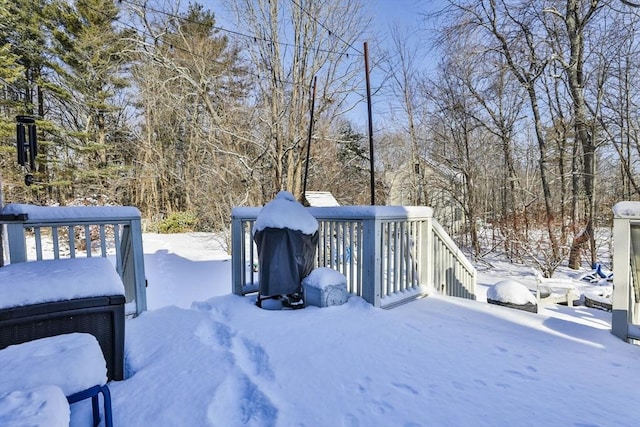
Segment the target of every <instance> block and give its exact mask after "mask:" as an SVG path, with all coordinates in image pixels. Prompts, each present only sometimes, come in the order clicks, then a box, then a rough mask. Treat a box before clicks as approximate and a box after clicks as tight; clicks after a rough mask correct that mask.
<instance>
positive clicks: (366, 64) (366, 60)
mask: <svg viewBox="0 0 640 427" xmlns="http://www.w3.org/2000/svg"><path fill="white" fill-rule="evenodd" d="M364 69H365V77H366V81H367V116H368V119H369V169H370V175H371V205H372V206H373V205H375V204H376V180H375V169H374V161H373V120H372V118H371V82H370V81H369V50H368V49H367V42H364Z"/></svg>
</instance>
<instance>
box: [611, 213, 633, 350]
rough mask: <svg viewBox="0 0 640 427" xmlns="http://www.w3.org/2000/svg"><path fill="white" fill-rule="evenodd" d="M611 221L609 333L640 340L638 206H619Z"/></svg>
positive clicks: (630, 339)
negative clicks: (611, 278) (611, 272)
mask: <svg viewBox="0 0 640 427" xmlns="http://www.w3.org/2000/svg"><path fill="white" fill-rule="evenodd" d="M613 212H614V217H613V296H612V301H611V303H612V318H611V332H612V333H613V334H614V335H616V336H618V337H620V338H622V339H623V340H625V341H632V340H640V202H620V203H617V204H616V205H615V206H614V208H613Z"/></svg>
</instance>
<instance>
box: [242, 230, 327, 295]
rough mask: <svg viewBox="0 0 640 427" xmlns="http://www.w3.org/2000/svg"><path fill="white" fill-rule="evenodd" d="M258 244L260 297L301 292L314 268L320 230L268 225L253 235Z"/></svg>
mask: <svg viewBox="0 0 640 427" xmlns="http://www.w3.org/2000/svg"><path fill="white" fill-rule="evenodd" d="M253 240H254V241H255V243H256V246H257V247H258V265H259V273H258V277H259V280H260V288H259V291H260V297H270V296H276V295H287V294H293V293H296V292H300V291H301V288H302V279H304V278H305V277H307V276H308V275H309V273H311V270H313V265H314V260H315V256H316V247H317V246H318V232H317V231H316V232H315V233H313V234H312V235H309V234H304V233H302V232H301V231H299V230H290V229H288V228H269V227H267V228H264V229H262V230H260V231H257V232H256V233H255V234H254V235H253Z"/></svg>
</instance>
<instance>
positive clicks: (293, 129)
mask: <svg viewBox="0 0 640 427" xmlns="http://www.w3.org/2000/svg"><path fill="white" fill-rule="evenodd" d="M230 6H231V8H232V9H233V10H234V11H235V16H236V19H237V21H238V23H239V26H240V27H241V28H245V29H248V31H250V32H251V34H252V35H253V38H252V39H245V40H244V41H245V42H246V52H247V55H248V56H249V59H250V62H251V63H252V64H254V70H253V72H254V73H255V74H256V76H255V77H256V79H255V80H256V91H255V99H256V108H257V111H258V114H259V117H258V119H259V123H260V125H259V126H256V127H255V129H254V135H253V138H255V141H257V142H258V143H259V144H261V145H262V154H261V156H260V158H259V160H260V164H259V166H258V167H259V168H260V172H261V173H262V174H263V175H264V180H265V182H264V183H263V189H262V193H263V197H264V198H265V199H268V198H270V197H272V195H273V194H274V193H275V192H277V191H278V190H280V189H287V190H289V191H291V192H292V193H294V194H296V195H300V193H301V191H302V178H303V177H302V172H303V165H304V158H305V156H304V155H303V154H304V153H305V151H304V148H305V146H306V144H305V142H306V139H307V132H308V128H309V123H308V117H309V109H310V105H309V100H310V97H309V93H310V87H311V81H312V79H313V77H314V76H317V77H318V97H317V101H316V113H315V116H316V118H317V120H318V121H319V122H322V121H327V122H332V121H333V119H334V118H335V117H336V116H339V115H341V114H344V112H345V111H347V110H348V109H349V108H350V106H349V103H348V99H347V94H348V93H349V92H352V91H354V90H355V88H356V87H357V84H358V82H359V81H360V80H361V78H362V76H363V73H362V56H361V54H360V49H359V47H358V46H355V45H354V43H356V41H357V40H359V39H360V36H361V35H362V32H363V31H364V29H365V28H366V27H367V22H368V20H367V19H365V18H364V17H363V12H362V4H361V3H360V1H359V0H348V1H344V0H320V1H305V0H288V1H269V0H235V1H232V2H230Z"/></svg>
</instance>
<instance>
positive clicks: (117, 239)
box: [113, 224, 123, 276]
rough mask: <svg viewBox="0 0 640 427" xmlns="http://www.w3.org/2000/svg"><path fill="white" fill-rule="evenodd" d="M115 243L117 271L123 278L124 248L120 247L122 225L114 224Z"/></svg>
mask: <svg viewBox="0 0 640 427" xmlns="http://www.w3.org/2000/svg"><path fill="white" fill-rule="evenodd" d="M113 242H114V244H115V246H116V271H117V272H118V274H119V275H120V276H122V269H123V265H122V248H121V247H120V224H113Z"/></svg>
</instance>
